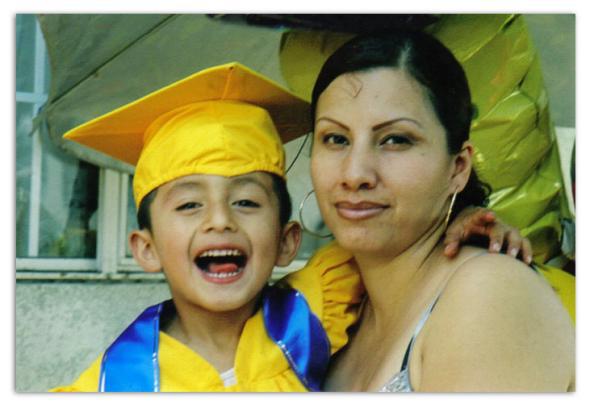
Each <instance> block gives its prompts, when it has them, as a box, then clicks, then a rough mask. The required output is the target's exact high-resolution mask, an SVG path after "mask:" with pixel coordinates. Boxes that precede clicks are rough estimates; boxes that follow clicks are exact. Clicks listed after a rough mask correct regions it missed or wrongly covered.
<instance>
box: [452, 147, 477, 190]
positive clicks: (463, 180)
mask: <svg viewBox="0 0 590 408" xmlns="http://www.w3.org/2000/svg"><path fill="white" fill-rule="evenodd" d="M472 165H473V145H472V144H471V143H469V142H465V143H463V147H462V148H461V151H460V152H459V153H457V155H456V156H455V159H454V160H453V166H454V168H453V176H452V180H451V185H452V190H453V191H451V194H452V193H453V192H455V191H457V192H460V191H463V189H464V188H465V186H466V185H467V182H468V181H469V176H470V175H471V168H472Z"/></svg>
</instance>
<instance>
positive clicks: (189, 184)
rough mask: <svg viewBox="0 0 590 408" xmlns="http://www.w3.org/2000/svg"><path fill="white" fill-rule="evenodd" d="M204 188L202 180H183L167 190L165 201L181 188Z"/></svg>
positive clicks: (191, 189)
mask: <svg viewBox="0 0 590 408" xmlns="http://www.w3.org/2000/svg"><path fill="white" fill-rule="evenodd" d="M202 188H203V183H202V182H200V181H194V180H191V181H182V182H179V183H176V184H174V185H173V186H172V188H171V189H170V190H168V191H167V192H166V195H165V196H164V201H167V200H168V199H169V198H170V197H171V196H172V194H174V193H176V192H177V191H179V190H188V191H193V190H195V189H202Z"/></svg>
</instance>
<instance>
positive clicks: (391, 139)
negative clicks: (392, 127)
mask: <svg viewBox="0 0 590 408" xmlns="http://www.w3.org/2000/svg"><path fill="white" fill-rule="evenodd" d="M379 144H380V145H382V146H383V145H410V144H412V139H410V138H409V137H408V136H404V135H388V136H386V137H384V138H383V139H381V142H380V143H379Z"/></svg>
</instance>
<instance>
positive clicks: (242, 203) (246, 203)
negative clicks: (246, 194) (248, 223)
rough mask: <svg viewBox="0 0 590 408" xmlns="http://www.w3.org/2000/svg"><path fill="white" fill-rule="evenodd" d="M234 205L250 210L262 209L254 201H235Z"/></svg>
mask: <svg viewBox="0 0 590 408" xmlns="http://www.w3.org/2000/svg"><path fill="white" fill-rule="evenodd" d="M233 205H236V206H238V207H249V208H258V207H260V204H258V203H257V202H255V201H252V200H247V199H244V200H238V201H234V202H233Z"/></svg>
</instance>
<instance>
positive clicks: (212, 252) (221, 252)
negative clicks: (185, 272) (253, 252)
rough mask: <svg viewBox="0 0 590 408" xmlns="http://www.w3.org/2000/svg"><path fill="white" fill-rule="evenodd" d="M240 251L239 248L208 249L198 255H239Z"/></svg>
mask: <svg viewBox="0 0 590 408" xmlns="http://www.w3.org/2000/svg"><path fill="white" fill-rule="evenodd" d="M239 255H242V252H241V251H240V250H239V249H210V250H208V251H205V252H203V253H202V254H201V255H200V256H239Z"/></svg>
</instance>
